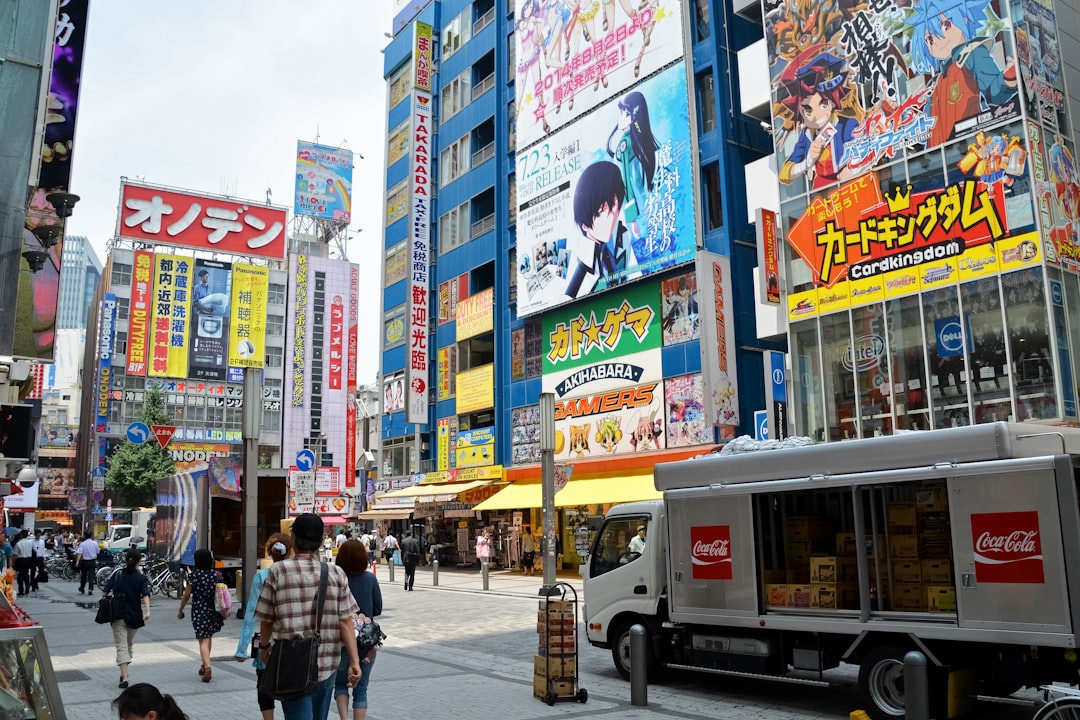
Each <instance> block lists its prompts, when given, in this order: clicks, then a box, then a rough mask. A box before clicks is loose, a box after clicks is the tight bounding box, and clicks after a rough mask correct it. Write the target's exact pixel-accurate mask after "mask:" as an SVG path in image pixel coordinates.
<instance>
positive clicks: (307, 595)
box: [255, 553, 360, 681]
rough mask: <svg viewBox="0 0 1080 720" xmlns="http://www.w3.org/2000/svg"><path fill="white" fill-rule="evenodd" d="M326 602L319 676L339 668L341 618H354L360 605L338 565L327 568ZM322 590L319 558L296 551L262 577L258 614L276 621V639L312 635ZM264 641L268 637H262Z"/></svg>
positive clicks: (324, 676)
mask: <svg viewBox="0 0 1080 720" xmlns="http://www.w3.org/2000/svg"><path fill="white" fill-rule="evenodd" d="M327 569H328V570H329V572H328V573H327V584H326V604H325V605H323V620H322V628H321V630H322V637H321V640H320V642H319V680H320V681H322V680H325V679H326V678H328V677H330V675H331V674H332V673H334V672H336V671H337V668H338V665H339V664H340V663H341V643H342V639H341V630H340V626H339V625H338V621H339V620H341V619H343V618H348V619H352V617H353V615H355V614H356V613H357V612H359V610H360V608H359V607H357V605H356V600H354V599H353V596H352V592H351V591H350V590H349V579H348V577H346V575H345V572H344V571H343V570H342V569H341V568H339V567H338V566H337V565H329V567H328V568H327ZM318 593H319V559H318V558H317V557H316V556H315V555H314V554H311V553H305V554H301V555H297V556H296V557H294V558H291V559H289V560H282V561H281V562H276V563H274V564H273V565H271V566H270V572H268V573H267V574H266V580H264V581H263V588H262V592H261V593H259V602H258V603H256V605H255V617H256V618H257V619H258V620H259V621H266V622H271V623H273V625H274V639H275V640H285V639H292V638H302V637H310V636H311V633H312V631H313V630H314V628H315V612H316V609H317V608H316V606H315V603H316V602H317V599H318ZM263 642H265V640H264V641H263Z"/></svg>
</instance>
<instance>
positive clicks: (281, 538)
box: [235, 533, 293, 720]
mask: <svg viewBox="0 0 1080 720" xmlns="http://www.w3.org/2000/svg"><path fill="white" fill-rule="evenodd" d="M292 548H293V540H292V538H291V537H289V536H288V535H286V534H285V533H274V534H273V535H271V536H270V537H269V538H267V539H266V557H268V558H270V559H271V560H272V561H273V562H281V561H282V560H284V559H286V558H287V557H289V556H290V555H292ZM268 574H270V568H268V567H267V568H263V569H262V570H259V572H257V573H255V577H253V578H252V579H251V589H250V590H249V591H248V601H247V604H246V605H244V624H243V626H241V628H240V642H239V643H237V645H236V653H235V657H236V661H237V662H244V660H246V659H247V658H248V657H249V656H250V657H251V658H253V660H252V663H251V664H252V665H254V666H255V677H256V679H258V678H262V675H263V670H265V669H266V664H265V663H263V661H262V658H261V657H259V653H258V651H257V650H256V651H255V652H252V641H253V639H254V638H256V637H257V635H256V634H255V626H256V624H257V622H258V621H257V620H256V619H255V605H256V604H257V603H258V602H259V594H260V593H261V592H262V587H263V582H264V581H265V580H266V576H267V575H268ZM256 689H257V686H256ZM258 699H259V712H261V713H262V716H263V720H274V698H272V697H270V696H269V695H267V694H265V693H263V692H258Z"/></svg>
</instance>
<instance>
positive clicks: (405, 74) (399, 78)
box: [386, 58, 412, 109]
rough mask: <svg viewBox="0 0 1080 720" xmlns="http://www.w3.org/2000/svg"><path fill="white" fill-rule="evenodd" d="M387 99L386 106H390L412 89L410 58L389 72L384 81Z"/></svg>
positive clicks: (399, 100)
mask: <svg viewBox="0 0 1080 720" xmlns="http://www.w3.org/2000/svg"><path fill="white" fill-rule="evenodd" d="M386 86H387V89H388V90H387V91H388V93H389V101H388V102H387V104H386V107H387V108H388V109H389V108H392V107H394V106H395V105H397V104H398V103H399V102H401V101H402V100H404V99H405V98H406V97H407V96H408V94H409V91H410V90H412V59H411V58H410V60H409V61H408V62H406V63H404V64H403V65H402V66H401V67H399V68H398V69H397V70H395V71H394V72H392V73H391V74H390V79H389V80H388V81H387V83H386Z"/></svg>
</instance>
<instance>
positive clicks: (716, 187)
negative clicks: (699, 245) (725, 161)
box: [701, 162, 724, 232]
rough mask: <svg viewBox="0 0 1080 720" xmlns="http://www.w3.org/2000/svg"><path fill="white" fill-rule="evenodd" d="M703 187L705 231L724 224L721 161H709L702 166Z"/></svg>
mask: <svg viewBox="0 0 1080 720" xmlns="http://www.w3.org/2000/svg"><path fill="white" fill-rule="evenodd" d="M701 176H702V183H701V189H702V192H703V193H704V194H705V197H704V198H702V203H701V205H702V207H703V208H704V209H705V222H704V225H705V231H706V232H708V231H709V230H716V229H718V228H721V227H723V225H724V210H723V205H722V203H721V200H720V163H718V162H714V163H709V164H708V165H706V166H705V167H703V168H701Z"/></svg>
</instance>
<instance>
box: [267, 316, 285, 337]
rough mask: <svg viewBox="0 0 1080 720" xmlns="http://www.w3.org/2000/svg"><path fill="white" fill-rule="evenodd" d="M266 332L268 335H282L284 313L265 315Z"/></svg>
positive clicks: (283, 330)
mask: <svg viewBox="0 0 1080 720" xmlns="http://www.w3.org/2000/svg"><path fill="white" fill-rule="evenodd" d="M266 332H267V333H268V334H270V335H284V334H285V316H284V315H270V314H267V316H266Z"/></svg>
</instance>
